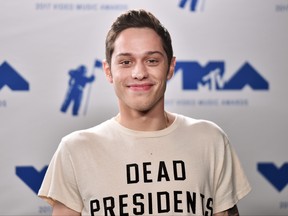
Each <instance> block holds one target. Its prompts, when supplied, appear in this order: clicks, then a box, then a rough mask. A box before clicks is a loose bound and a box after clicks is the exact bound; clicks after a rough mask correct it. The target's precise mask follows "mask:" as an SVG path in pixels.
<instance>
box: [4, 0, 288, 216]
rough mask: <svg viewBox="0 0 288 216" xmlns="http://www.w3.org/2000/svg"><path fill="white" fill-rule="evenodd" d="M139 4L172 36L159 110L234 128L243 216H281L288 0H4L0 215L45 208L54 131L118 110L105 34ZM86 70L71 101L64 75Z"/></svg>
mask: <svg viewBox="0 0 288 216" xmlns="http://www.w3.org/2000/svg"><path fill="white" fill-rule="evenodd" d="M134 8H144V9H147V10H150V11H151V12H153V13H154V14H155V15H156V16H157V17H158V18H159V19H160V20H161V21H162V23H163V24H164V25H165V26H166V27H167V28H168V29H169V31H170V33H171V35H172V39H173V46H174V50H175V56H176V57H177V60H178V63H177V68H176V71H175V76H174V77H173V78H172V80H171V81H169V83H168V89H167V94H166V109H167V110H168V111H171V112H177V113H181V114H185V115H188V116H191V117H194V118H204V119H209V120H212V121H214V122H216V123H217V124H218V125H219V126H221V127H222V128H223V129H224V130H225V131H226V133H227V134H228V135H229V138H230V140H231V143H232V145H233V146H234V148H235V149H236V151H237V153H238V155H239V157H240V160H241V161H242V164H243V167H244V169H245V172H246V173H247V175H248V178H249V180H250V182H251V185H252V187H253V190H252V192H251V193H250V194H249V195H248V196H247V197H246V198H245V199H243V200H241V201H240V203H239V210H240V212H241V215H288V186H287V184H288V156H287V155H288V154H287V152H288V145H287V144H288V143H287V140H288V127H287V120H288V114H287V110H288V109H287V108H288V97H287V93H288V91H287V80H288V42H287V38H288V1H287V0H267V1H263V0H250V1H243V0H229V1H228V0H170V1H164V0H163V1H160V0H158V1H157V0H147V1H140V0H139V1H138V0H133V1H129V0H122V1H116V0H115V1H112V0H110V1H106V0H105V1H104V0H103V1H97V0H70V1H69V0H54V1H52V0H51V1H49V0H1V1H0V27H1V29H0V128H1V129H0V171H1V178H0V189H1V193H0V215H46V214H49V213H51V208H50V207H49V206H48V205H47V204H46V203H45V202H44V201H42V200H41V199H39V198H38V197H37V196H36V192H37V190H38V189H39V186H40V184H41V181H42V178H43V175H44V174H45V171H46V167H47V165H48V163H49V161H50V159H51V157H52V155H53V153H54V152H55V150H56V148H57V146H58V144H59V142H60V139H61V137H63V136H64V135H66V134H67V133H70V132H72V131H74V130H78V129H83V128H88V127H91V126H94V125H96V124H98V123H100V122H102V121H104V120H106V119H108V118H111V117H112V116H114V115H115V114H116V113H117V103H116V98H115V96H114V93H113V89H112V86H111V85H110V84H109V83H108V82H107V81H106V79H105V77H104V73H103V71H102V69H101V61H102V59H104V41H105V36H106V33H107V30H108V29H109V27H110V25H111V23H112V21H113V20H114V19H115V18H116V17H117V16H118V15H119V14H120V13H122V12H124V11H126V10H128V9H134ZM83 68H86V69H87V74H86V75H85V76H86V77H88V78H89V77H90V76H91V75H94V76H95V77H96V79H95V80H94V81H93V82H89V83H87V85H86V86H85V88H84V89H83V95H82V96H83V97H82V100H81V101H78V102H77V101H76V99H75V98H77V97H78V96H79V94H78V95H77V93H74V94H69V89H70V90H71V89H72V88H73V83H72V84H71V85H70V86H69V79H70V77H69V72H71V71H78V73H80V72H79V71H81V69H83ZM90 81H91V80H90ZM70 93H71V92H70ZM70 99H71V101H70V102H71V103H69V100H70ZM65 100H66V102H67V105H69V106H68V109H67V110H64V109H63V110H62V111H61V106H62V105H63V104H64V102H65ZM74 103H75V104H76V105H77V103H78V108H77V107H74V112H73V105H74Z"/></svg>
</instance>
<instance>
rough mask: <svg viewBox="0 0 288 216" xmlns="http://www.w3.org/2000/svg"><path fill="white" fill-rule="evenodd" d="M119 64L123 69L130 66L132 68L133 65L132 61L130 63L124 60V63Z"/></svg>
mask: <svg viewBox="0 0 288 216" xmlns="http://www.w3.org/2000/svg"><path fill="white" fill-rule="evenodd" d="M119 64H120V65H121V66H123V67H128V66H130V65H131V64H132V61H130V60H122V61H120V62H119Z"/></svg>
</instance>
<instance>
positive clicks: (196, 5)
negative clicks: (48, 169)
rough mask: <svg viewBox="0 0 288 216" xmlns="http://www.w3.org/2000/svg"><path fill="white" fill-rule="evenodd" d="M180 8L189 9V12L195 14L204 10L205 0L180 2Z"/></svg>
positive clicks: (184, 0)
mask: <svg viewBox="0 0 288 216" xmlns="http://www.w3.org/2000/svg"><path fill="white" fill-rule="evenodd" d="M178 6H179V7H180V8H182V9H184V8H187V7H189V10H190V11H192V12H195V11H197V10H201V11H203V10H204V6H205V0H180V2H179V4H178Z"/></svg>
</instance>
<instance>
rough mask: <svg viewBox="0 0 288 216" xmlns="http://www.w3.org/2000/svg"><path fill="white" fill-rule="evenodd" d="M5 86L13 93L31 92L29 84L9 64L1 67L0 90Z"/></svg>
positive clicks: (3, 64)
mask: <svg viewBox="0 0 288 216" xmlns="http://www.w3.org/2000/svg"><path fill="white" fill-rule="evenodd" d="M4 86H7V87H8V88H10V89H11V90H12V91H28V90H29V83H28V82H27V81H26V80H25V79H24V78H23V77H22V76H21V75H20V74H19V73H18V72H17V71H16V70H15V69H14V68H13V67H12V66H11V65H10V64H9V63H8V62H3V63H2V64H1V65H0V90H1V89H2V88H3V87H4Z"/></svg>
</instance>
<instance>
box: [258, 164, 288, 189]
mask: <svg viewBox="0 0 288 216" xmlns="http://www.w3.org/2000/svg"><path fill="white" fill-rule="evenodd" d="M257 168H258V171H259V172H260V173H261V174H262V175H263V176H264V178H265V179H266V180H267V181H268V182H269V183H271V184H272V185H273V186H274V187H275V188H276V190H277V191H279V192H281V191H282V190H283V189H284V188H285V187H286V186H287V185H288V162H286V163H284V164H283V165H282V166H281V167H280V168H278V167H277V166H275V164H274V163H258V166H257Z"/></svg>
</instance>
